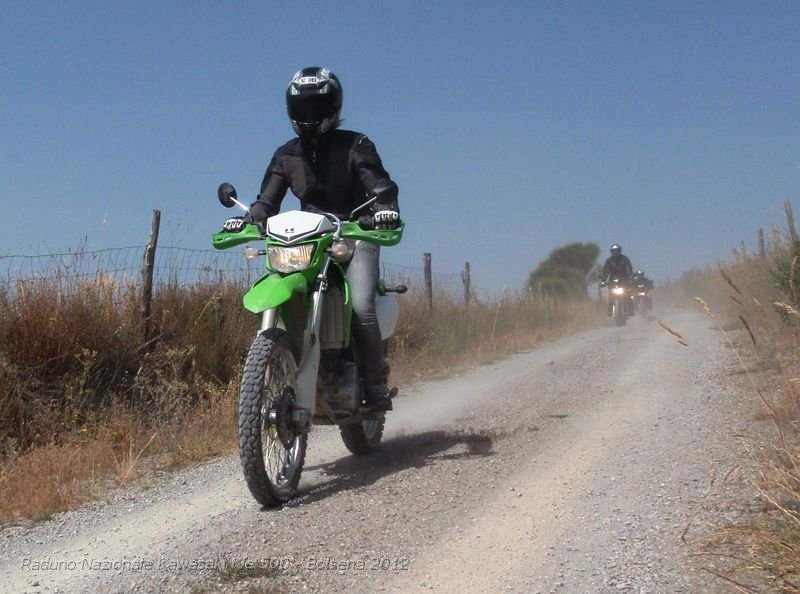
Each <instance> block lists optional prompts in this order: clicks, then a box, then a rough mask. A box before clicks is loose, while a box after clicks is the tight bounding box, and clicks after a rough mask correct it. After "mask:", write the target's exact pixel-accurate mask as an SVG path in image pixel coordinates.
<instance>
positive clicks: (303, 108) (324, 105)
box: [289, 94, 336, 124]
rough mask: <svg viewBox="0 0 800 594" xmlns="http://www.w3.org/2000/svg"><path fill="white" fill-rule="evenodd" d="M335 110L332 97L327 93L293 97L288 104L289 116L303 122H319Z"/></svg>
mask: <svg viewBox="0 0 800 594" xmlns="http://www.w3.org/2000/svg"><path fill="white" fill-rule="evenodd" d="M335 112H336V106H335V105H334V102H333V97H332V96H331V95H328V94H325V95H309V96H307V97H293V98H292V101H291V103H290V105H289V118H290V119H292V120H294V121H295V122H299V123H303V124H311V123H315V122H321V121H322V120H324V119H325V118H328V117H330V116H332V115H333V114H334V113H335Z"/></svg>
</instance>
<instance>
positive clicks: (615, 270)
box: [600, 243, 633, 315]
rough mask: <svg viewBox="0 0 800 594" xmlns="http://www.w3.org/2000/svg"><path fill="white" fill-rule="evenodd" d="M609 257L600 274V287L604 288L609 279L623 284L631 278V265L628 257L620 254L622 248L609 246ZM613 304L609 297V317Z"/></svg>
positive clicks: (615, 245)
mask: <svg viewBox="0 0 800 594" xmlns="http://www.w3.org/2000/svg"><path fill="white" fill-rule="evenodd" d="M610 251H611V255H610V256H609V257H608V258H607V259H606V261H605V264H603V272H602V273H600V286H602V287H605V286H606V285H607V284H608V281H610V280H611V279H615V278H616V279H619V280H620V281H622V282H623V283H627V282H629V281H630V279H631V277H632V276H633V265H632V264H631V261H630V259H629V258H628V256H625V255H624V254H623V253H622V247H621V246H620V245H619V244H618V243H615V244H614V245H612V246H611V249H610ZM612 307H613V303H612V301H611V298H610V296H609V300H608V314H609V315H611V312H612Z"/></svg>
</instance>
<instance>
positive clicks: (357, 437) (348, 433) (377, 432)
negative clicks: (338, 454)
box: [339, 414, 386, 456]
mask: <svg viewBox="0 0 800 594" xmlns="http://www.w3.org/2000/svg"><path fill="white" fill-rule="evenodd" d="M385 422H386V416H385V415H383V414H381V415H380V416H379V417H378V418H376V419H369V420H365V421H361V422H360V423H350V424H347V425H340V426H339V432H340V433H341V435H342V441H343V442H344V445H345V446H346V447H347V449H348V450H350V451H351V452H352V453H353V454H355V455H356V456H367V455H369V454H372V453H374V452H376V451H377V450H378V448H379V447H380V444H381V438H382V437H383V426H384V423H385Z"/></svg>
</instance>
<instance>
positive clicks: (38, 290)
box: [0, 275, 606, 521]
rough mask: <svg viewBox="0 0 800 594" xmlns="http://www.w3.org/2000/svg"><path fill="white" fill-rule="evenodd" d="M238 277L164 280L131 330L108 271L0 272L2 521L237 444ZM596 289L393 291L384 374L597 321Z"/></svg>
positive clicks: (475, 357)
mask: <svg viewBox="0 0 800 594" xmlns="http://www.w3.org/2000/svg"><path fill="white" fill-rule="evenodd" d="M241 292H242V291H241V288H240V287H234V286H223V285H205V286H187V287H178V286H174V285H172V286H164V287H160V289H159V290H158V291H157V292H156V294H155V296H154V302H153V315H152V320H151V324H150V328H151V333H152V334H151V335H152V336H153V339H151V340H150V341H149V342H148V344H146V345H145V344H142V341H141V338H140V332H141V326H140V320H139V293H138V287H137V286H136V285H135V284H133V283H131V282H126V281H123V282H118V281H115V280H114V279H113V278H111V277H108V276H103V275H101V276H98V277H97V278H95V279H92V280H88V281H87V280H82V281H75V280H69V279H68V278H67V277H63V278H56V279H32V280H26V281H25V282H19V283H16V284H13V285H0V521H7V520H9V519H13V518H23V517H24V518H32V517H47V516H49V515H51V514H52V513H56V512H59V511H63V510H65V509H69V508H70V507H73V506H75V505H77V504H79V503H81V502H83V501H86V500H87V499H88V498H91V497H92V496H94V495H95V494H96V493H97V492H98V491H99V490H102V489H107V488H108V487H113V486H117V485H124V484H128V483H131V482H135V481H137V480H140V479H141V478H143V477H147V476H148V475H149V474H150V473H153V472H155V471H157V470H158V469H160V468H163V467H165V466H167V467H174V466H181V465H186V464H191V463H195V462H197V461H200V460H205V459H208V458H209V457H212V456H216V455H219V454H222V453H225V452H229V451H231V450H232V449H234V448H235V447H236V441H237V440H236V408H237V407H236V398H237V385H238V384H237V378H238V374H239V370H240V366H241V364H242V361H243V359H244V355H245V353H246V349H247V347H248V346H249V345H248V343H249V340H250V338H251V337H252V336H253V333H254V331H255V327H256V326H255V324H256V321H255V319H254V318H253V316H252V315H251V314H249V313H247V312H246V311H244V310H243V308H242V307H241ZM605 322H606V320H605V316H604V315H602V313H601V312H599V311H598V306H597V304H596V303H594V302H591V301H589V300H587V301H585V302H561V301H554V300H547V299H542V298H539V299H533V298H530V297H529V296H528V295H527V294H525V293H522V292H520V293H512V292H507V293H506V294H504V295H502V296H500V297H499V298H498V299H497V300H496V301H493V302H491V303H490V302H485V301H483V300H479V299H475V300H474V301H473V302H471V304H470V307H469V308H467V309H465V307H464V305H463V303H460V302H459V301H458V300H456V299H454V298H452V297H451V296H449V295H446V294H437V295H436V296H435V300H434V309H433V312H431V313H428V312H427V311H426V309H425V302H424V299H423V295H422V294H421V292H417V293H414V292H413V291H412V293H411V294H409V295H406V296H404V297H403V298H401V325H400V327H399V329H398V332H397V334H396V336H395V337H393V338H392V339H391V344H390V362H391V365H392V368H393V375H392V381H393V382H394V383H397V384H403V383H407V382H410V381H413V380H416V379H419V378H422V377H429V376H431V375H435V374H448V373H453V372H454V371H456V370H458V369H462V368H464V367H467V366H472V365H476V364H481V363H486V362H489V361H494V360H496V359H498V358H502V357H504V356H506V355H508V354H510V353H513V352H517V351H519V350H522V349H527V348H531V347H533V346H534V345H535V344H536V343H537V342H538V341H541V340H545V339H550V338H554V337H557V336H560V335H563V334H566V333H569V332H572V331H574V330H575V328H576V327H586V326H589V325H596V324H602V323H605Z"/></svg>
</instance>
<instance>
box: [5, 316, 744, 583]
mask: <svg viewBox="0 0 800 594" xmlns="http://www.w3.org/2000/svg"><path fill="white" fill-rule="evenodd" d="M658 317H659V319H662V320H664V321H666V322H667V324H668V325H669V326H670V327H672V328H673V329H675V330H676V331H678V332H680V333H681V334H682V335H683V336H684V337H685V339H686V341H687V342H688V344H689V346H688V347H685V346H682V345H680V344H678V343H677V341H676V339H675V338H674V337H673V336H671V335H670V334H668V333H667V332H666V331H665V330H663V329H662V328H661V327H660V326H659V325H658V324H657V323H655V321H653V320H652V319H651V320H649V321H647V320H642V319H634V320H632V321H631V323H630V324H629V325H628V326H627V327H625V328H615V327H608V328H603V329H600V330H595V331H590V332H586V333H582V334H579V335H576V336H573V337H570V338H567V339H564V340H560V341H558V342H554V343H551V344H547V345H543V346H542V347H540V348H538V349H536V350H533V351H531V352H528V353H523V354H520V355H517V356H515V357H513V358H511V359H509V360H506V361H503V362H500V363H497V364H494V365H490V366H487V367H483V368H480V369H475V370H473V371H470V372H468V373H463V374H460V375H458V376H457V377H453V378H450V379H446V380H442V381H432V382H426V383H422V384H419V385H415V386H411V387H408V388H407V389H406V390H405V391H404V393H403V394H402V395H401V396H400V397H399V398H398V400H397V401H396V406H395V411H394V412H393V413H391V414H390V418H389V420H388V422H387V438H386V440H385V444H384V447H383V449H382V451H381V452H380V453H378V454H377V455H374V456H371V457H368V458H355V457H353V456H350V455H349V454H348V453H347V451H346V450H345V448H344V446H343V445H342V443H341V441H340V439H339V437H338V433H337V432H336V430H335V429H333V428H321V429H319V430H316V429H315V431H314V432H313V433H312V435H311V437H310V440H309V444H310V445H309V452H308V458H307V462H306V468H307V470H306V472H305V473H304V475H303V480H302V481H301V491H302V494H301V496H300V497H298V498H297V499H296V500H294V501H293V502H291V503H290V504H289V505H287V506H285V507H284V508H282V509H279V510H261V509H260V508H259V506H258V505H257V504H256V503H255V502H254V501H253V500H252V499H251V497H250V495H249V493H248V492H247V489H246V487H245V484H244V482H243V480H242V477H241V472H240V468H239V463H238V458H237V457H235V456H230V457H226V458H224V459H220V460H216V461H214V462H212V463H209V464H204V465H201V466H198V467H195V468H193V469H190V470H189V471H186V472H182V473H180V474H177V475H172V476H170V477H167V478H165V479H163V480H161V481H159V482H158V484H155V485H151V486H150V487H149V488H146V489H144V488H135V489H129V490H125V491H120V492H119V493H118V494H117V495H116V496H115V497H114V499H113V500H112V501H109V502H107V503H100V504H95V505H92V506H89V507H86V508H83V509H80V510H77V511H75V512H70V513H66V514H60V515H58V516H56V517H55V518H53V519H52V520H51V521H49V522H47V523H44V524H41V525H38V526H35V527H32V528H30V527H28V528H25V527H19V526H16V527H13V526H12V527H6V528H5V529H3V530H2V531H0V584H2V585H0V590H2V591H3V592H6V591H8V592H89V591H92V592H133V591H136V592H194V593H199V592H217V591H224V592H273V591H274V592H283V591H292V592H293V591H302V590H309V591H325V592H333V591H340V592H345V591H347V592H351V593H352V592H375V591H388V592H414V591H436V592H497V591H514V592H620V591H622V592H625V591H630V592H699V591H702V592H714V591H726V590H725V588H724V587H723V585H722V584H721V583H720V582H719V581H718V580H717V579H716V578H714V577H713V576H712V575H711V574H710V573H709V572H707V571H704V570H703V569H702V567H703V565H706V566H708V565H710V564H713V563H714V559H711V558H697V557H690V556H688V555H689V554H690V553H691V552H692V544H693V543H694V542H696V539H697V538H698V537H700V536H701V535H703V534H705V533H707V531H708V525H709V523H711V522H715V521H716V520H717V519H718V518H719V517H728V516H733V515H735V514H736V509H737V506H738V505H740V504H741V503H742V502H745V503H746V502H747V500H748V498H750V499H752V495H750V494H749V490H748V488H747V487H746V486H742V485H736V484H734V481H732V480H731V477H732V476H735V473H734V474H731V470H733V469H736V468H737V463H738V461H739V459H740V458H741V457H742V450H741V447H740V446H739V444H738V442H737V441H736V439H735V438H734V435H736V434H737V433H746V432H748V431H749V430H750V427H751V425H752V424H753V422H754V421H753V412H754V410H755V405H754V403H753V398H752V396H750V395H749V394H747V393H746V391H745V389H744V387H743V386H742V385H740V384H741V379H740V378H741V376H738V375H736V373H735V365H734V357H733V354H732V353H731V352H730V351H729V350H728V349H727V348H726V347H725V346H724V341H723V339H722V337H721V336H720V334H719V333H718V332H717V331H716V330H715V329H714V328H713V325H712V323H711V321H710V320H708V319H707V318H705V317H704V316H703V315H702V314H701V313H694V312H681V311H674V312H661V313H658Z"/></svg>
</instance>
